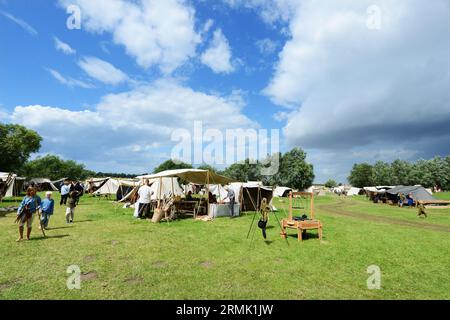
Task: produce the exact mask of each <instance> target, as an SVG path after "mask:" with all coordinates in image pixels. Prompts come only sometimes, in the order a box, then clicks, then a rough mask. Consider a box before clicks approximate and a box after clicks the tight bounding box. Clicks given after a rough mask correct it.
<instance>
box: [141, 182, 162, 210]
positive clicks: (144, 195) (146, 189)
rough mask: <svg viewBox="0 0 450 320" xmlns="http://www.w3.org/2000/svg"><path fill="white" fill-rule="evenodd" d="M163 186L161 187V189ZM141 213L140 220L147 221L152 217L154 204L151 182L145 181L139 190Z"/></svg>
mask: <svg viewBox="0 0 450 320" xmlns="http://www.w3.org/2000/svg"><path fill="white" fill-rule="evenodd" d="M161 187H162V186H160V188H161ZM138 195H139V199H138V203H139V213H138V218H141V219H145V218H149V217H150V206H151V202H152V195H153V191H152V188H150V181H149V180H148V179H145V181H144V185H143V186H141V187H140V188H139V191H138Z"/></svg>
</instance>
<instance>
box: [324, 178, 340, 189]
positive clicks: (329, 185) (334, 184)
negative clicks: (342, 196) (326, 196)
mask: <svg viewBox="0 0 450 320" xmlns="http://www.w3.org/2000/svg"><path fill="white" fill-rule="evenodd" d="M337 185H338V183H337V182H336V181H335V180H333V179H330V180H328V181H327V182H325V187H327V188H334V187H337Z"/></svg>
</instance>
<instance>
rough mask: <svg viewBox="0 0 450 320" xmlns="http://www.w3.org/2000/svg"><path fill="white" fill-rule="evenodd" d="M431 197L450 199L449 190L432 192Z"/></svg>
mask: <svg viewBox="0 0 450 320" xmlns="http://www.w3.org/2000/svg"><path fill="white" fill-rule="evenodd" d="M433 197H435V198H436V199H440V200H450V191H447V192H439V193H434V194H433Z"/></svg>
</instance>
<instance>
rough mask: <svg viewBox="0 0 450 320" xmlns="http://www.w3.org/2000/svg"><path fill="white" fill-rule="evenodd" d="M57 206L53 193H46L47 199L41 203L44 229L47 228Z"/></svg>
mask: <svg viewBox="0 0 450 320" xmlns="http://www.w3.org/2000/svg"><path fill="white" fill-rule="evenodd" d="M54 208H55V201H54V200H53V199H52V193H51V192H50V191H48V192H46V193H45V199H44V200H42V203H41V211H42V217H41V225H42V227H43V228H44V229H47V227H48V222H49V220H50V217H51V216H52V215H53V210H54Z"/></svg>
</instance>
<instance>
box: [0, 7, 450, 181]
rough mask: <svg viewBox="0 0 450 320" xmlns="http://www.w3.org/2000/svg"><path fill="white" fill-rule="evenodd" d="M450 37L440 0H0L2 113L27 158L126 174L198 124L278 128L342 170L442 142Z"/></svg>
mask: <svg viewBox="0 0 450 320" xmlns="http://www.w3.org/2000/svg"><path fill="white" fill-rule="evenodd" d="M78 14H79V15H78ZM78 18H79V19H78ZM449 40H450V1H448V0H432V1H422V0H396V1H391V0H340V1H331V0H271V1H269V0H196V1H194V0H192V1H188V0H164V1H160V0H133V1H125V0H57V1H50V0H40V1H25V0H14V1H13V0H0V44H1V47H0V48H1V50H0V121H1V122H8V123H19V124H22V125H25V126H27V127H29V128H31V129H34V130H36V131H37V132H38V133H39V134H40V135H41V136H42V137H43V142H42V148H41V150H40V152H39V154H36V155H33V157H36V156H40V155H45V154H48V153H51V154H56V155H59V156H60V157H62V158H64V159H73V160H76V161H79V162H82V163H84V164H86V166H87V167H88V168H89V169H91V170H95V171H103V172H124V173H146V172H151V171H152V169H153V168H154V167H155V166H157V165H158V164H159V163H161V162H162V161H164V160H167V159H169V158H170V157H171V156H172V154H173V150H174V147H175V146H176V145H177V143H178V142H179V141H174V139H173V135H174V132H175V133H176V132H178V131H179V130H185V131H187V132H193V130H194V129H193V128H194V126H195V123H198V122H199V121H200V122H201V123H202V126H203V128H204V130H216V131H219V132H225V131H226V130H233V129H244V130H247V129H252V130H257V132H260V131H261V130H269V131H270V130H272V129H276V130H279V132H280V133H279V147H278V149H279V150H280V151H282V152H285V151H288V150H290V149H291V148H293V147H301V148H303V149H304V150H305V151H306V152H307V153H308V161H310V162H311V163H313V164H314V170H315V174H316V182H324V181H326V180H328V179H330V178H333V179H335V180H337V181H339V182H345V181H346V177H347V176H348V173H349V171H350V169H351V167H352V165H353V164H354V163H356V162H364V161H367V162H370V163H374V162H375V161H379V160H382V161H393V160H395V159H398V158H399V159H404V160H411V161H413V160H416V159H419V158H431V157H434V156H435V155H441V156H446V155H448V154H450V41H449ZM177 130H178V131H177ZM269 138H270V137H269ZM262 140H264V139H262ZM264 141H265V140H264ZM224 149H225V152H227V150H228V151H229V149H227V147H224ZM248 150H250V148H249V149H248ZM268 150H269V151H270V150H272V151H274V150H275V151H276V147H275V146H274V145H273V144H270V145H269V146H268ZM249 152H250V151H249ZM193 164H194V165H195V164H196V163H193ZM199 164H200V163H199ZM219 167H220V166H219Z"/></svg>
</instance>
